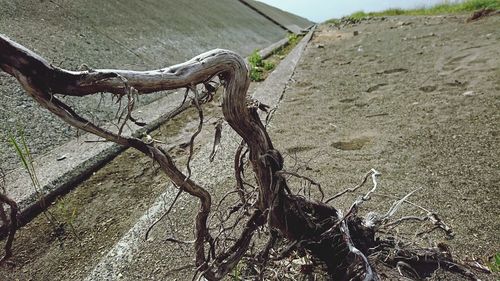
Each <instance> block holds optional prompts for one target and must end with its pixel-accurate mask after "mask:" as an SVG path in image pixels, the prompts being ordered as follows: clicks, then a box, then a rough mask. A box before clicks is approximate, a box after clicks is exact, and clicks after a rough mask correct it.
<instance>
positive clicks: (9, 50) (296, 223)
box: [0, 35, 458, 280]
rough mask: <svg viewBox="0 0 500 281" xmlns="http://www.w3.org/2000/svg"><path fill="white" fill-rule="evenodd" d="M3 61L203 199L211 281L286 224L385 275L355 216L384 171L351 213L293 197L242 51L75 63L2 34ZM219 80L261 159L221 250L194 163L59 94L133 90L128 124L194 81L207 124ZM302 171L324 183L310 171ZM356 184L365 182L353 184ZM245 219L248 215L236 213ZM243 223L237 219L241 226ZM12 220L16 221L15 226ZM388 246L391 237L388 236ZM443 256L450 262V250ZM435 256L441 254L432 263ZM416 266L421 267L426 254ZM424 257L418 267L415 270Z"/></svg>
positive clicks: (325, 254)
mask: <svg viewBox="0 0 500 281" xmlns="http://www.w3.org/2000/svg"><path fill="white" fill-rule="evenodd" d="M0 69H2V70H3V71H5V72H6V73H8V74H10V75H12V76H14V77H15V78H16V79H17V80H18V81H19V83H20V84H21V85H22V87H23V88H24V89H25V91H26V92H27V94H28V95H29V96H31V97H32V98H33V99H35V100H36V101H37V102H38V103H39V104H40V105H41V106H42V107H44V108H46V109H47V110H49V111H50V112H52V113H53V114H55V115H57V116H58V117H60V118H61V119H62V120H63V121H65V122H67V123H69V124H70V125H72V126H74V127H76V128H77V129H79V130H83V131H86V132H89V133H92V134H95V135H97V136H99V137H101V138H103V139H105V140H108V141H113V142H115V143H117V144H120V145H122V146H125V147H133V148H135V149H137V150H139V151H141V152H142V153H144V154H145V155H147V156H148V157H151V158H152V159H153V160H154V161H156V163H158V164H159V166H160V169H161V170H162V171H163V172H164V173H165V174H166V175H167V176H168V177H169V178H170V179H171V181H172V182H173V183H174V184H175V185H176V186H178V187H179V189H180V190H182V191H183V192H186V193H188V194H189V195H191V196H193V197H196V198H197V199H198V200H199V209H198V212H197V215H196V218H195V240H194V250H195V262H196V267H197V269H198V272H200V273H201V274H202V275H203V276H204V277H205V278H206V279H208V280H220V279H222V278H223V277H224V276H226V275H227V274H228V273H229V272H230V271H231V270H232V269H233V268H234V267H235V266H236V265H237V264H238V262H240V260H241V259H242V258H243V256H244V255H245V253H246V252H247V250H248V249H249V247H250V244H251V241H252V239H253V237H254V234H255V233H256V232H257V230H258V229H259V228H261V227H262V226H264V225H265V224H267V225H268V227H269V228H270V229H272V231H276V232H278V233H279V235H280V237H283V238H285V239H287V240H289V241H290V242H291V243H292V245H296V247H297V248H298V247H300V249H301V250H302V251H307V252H309V253H310V254H311V256H313V257H315V258H316V259H318V260H319V261H321V262H323V263H325V264H326V266H327V268H328V271H329V273H330V274H331V275H332V276H335V278H336V279H337V280H378V275H377V272H376V270H374V269H373V267H372V265H371V264H370V261H369V259H368V258H367V256H368V254H369V251H370V250H369V249H373V248H377V246H378V247H379V248H383V245H381V244H380V243H379V242H378V241H376V239H375V230H374V229H373V228H371V227H368V226H366V225H364V223H363V220H362V219H360V218H359V217H357V216H356V211H357V208H358V207H359V206H360V205H361V204H362V203H363V202H364V201H367V200H369V199H370V195H371V194H372V193H373V192H375V190H376V188H377V182H376V176H377V175H378V172H376V171H375V170H372V171H370V173H369V174H367V176H366V177H365V179H364V181H363V182H362V183H361V185H363V184H364V182H365V181H366V179H367V177H368V176H369V175H371V176H372V180H373V183H374V186H373V188H372V189H371V190H370V191H369V192H368V193H366V194H365V195H364V196H363V197H361V198H360V199H358V200H357V201H356V202H355V203H354V204H353V205H352V207H351V209H350V210H349V212H348V213H347V214H346V215H345V216H342V215H340V214H341V213H340V211H338V210H337V209H335V208H333V207H331V206H329V205H327V204H325V203H322V202H319V201H313V200H308V199H306V198H304V197H302V196H298V195H294V194H293V193H292V192H291V189H290V188H289V187H288V184H287V181H286V178H285V177H284V176H283V174H285V173H286V172H284V169H283V168H284V161H283V157H282V155H281V153H280V152H279V151H278V150H276V149H275V148H274V146H273V143H272V141H271V139H270V137H269V135H268V133H267V131H266V128H265V125H264V124H262V122H261V119H260V116H259V113H258V110H259V109H261V110H265V109H266V106H265V105H263V104H261V103H260V102H259V101H256V100H253V99H251V98H249V97H248V96H247V90H248V87H249V83H250V80H249V77H248V69H247V66H246V64H245V60H244V59H243V58H242V57H240V56H239V55H237V54H235V53H234V52H231V51H227V50H220V49H217V50H212V51H209V52H206V53H203V54H201V55H199V56H196V57H195V58H193V59H191V60H189V61H186V62H184V63H181V64H178V65H174V66H171V67H167V68H162V69H157V70H150V71H129V70H113V69H93V70H92V71H68V70H64V69H61V68H58V67H55V66H53V65H51V64H49V63H48V62H47V61H45V60H44V59H43V58H41V57H40V56H38V55H37V54H35V53H33V52H32V51H30V50H28V49H27V48H25V47H23V46H21V45H19V44H17V43H15V42H14V41H12V40H10V39H8V38H7V37H5V36H2V35H0ZM213 78H218V79H219V81H220V84H221V85H222V86H223V87H224V88H225V91H224V94H223V99H222V113H223V115H224V119H225V121H226V122H227V123H228V124H229V125H230V126H231V128H232V129H233V130H234V131H236V133H238V134H239V135H240V136H241V137H242V139H243V142H242V143H245V144H246V147H247V148H248V154H247V156H246V157H247V159H248V161H249V163H250V164H251V166H252V170H253V172H254V177H255V182H256V183H255V186H256V190H257V200H256V202H255V204H252V207H251V208H250V207H249V206H245V208H247V211H248V215H247V218H248V219H247V220H246V223H244V224H241V225H243V226H242V228H243V229H242V230H241V232H240V235H239V237H237V238H235V239H233V238H231V240H230V241H232V245H230V246H228V247H225V248H223V249H221V250H220V251H219V252H218V253H217V254H215V249H214V245H215V242H214V239H213V238H212V235H211V233H210V228H209V225H208V218H209V215H210V214H211V212H212V196H211V194H210V193H209V192H208V191H207V190H206V189H205V188H203V187H202V186H201V185H200V184H198V183H196V182H194V181H193V180H192V179H191V178H190V175H191V171H190V168H189V165H188V175H185V174H184V173H183V172H181V170H180V169H179V168H178V167H177V166H176V165H175V163H174V161H173V160H172V158H171V156H170V155H169V154H168V153H167V152H166V151H164V150H163V149H161V148H160V147H158V146H156V145H155V142H154V141H143V140H141V139H139V138H135V137H129V136H125V135H122V134H121V131H122V129H123V126H124V124H125V123H122V125H121V126H120V127H119V129H118V131H117V132H113V131H110V130H107V129H104V128H101V127H99V126H98V125H96V124H94V123H93V122H91V121H89V120H87V119H85V118H84V117H82V116H80V115H79V114H78V113H77V112H75V111H74V110H73V109H72V108H71V107H69V106H68V105H66V104H65V103H64V102H62V101H61V99H59V98H58V96H59V95H70V96H77V97H82V96H87V95H93V94H97V93H101V92H105V93H110V94H113V95H116V96H117V97H118V99H120V98H122V97H125V96H126V97H127V98H128V105H127V108H126V109H124V110H126V111H127V113H126V114H125V118H124V121H123V122H126V121H127V120H129V119H130V118H131V111H132V110H133V104H134V103H133V96H140V95H144V94H148V93H153V92H158V91H165V90H174V89H182V88H188V89H190V90H191V91H192V92H193V93H194V95H195V97H194V101H193V102H194V103H195V106H196V108H197V109H198V114H199V118H200V125H199V128H198V131H199V130H201V126H202V123H203V111H202V110H201V107H200V105H201V103H200V97H199V95H198V92H197V89H196V86H197V85H199V84H203V85H204V86H205V88H206V89H207V91H209V92H214V91H211V90H212V88H215V87H214V86H212V85H211V84H210V81H212V79H213ZM207 85H208V86H207ZM207 99H208V100H210V99H211V97H210V96H209V97H208V98H207ZM122 113H123V112H122ZM198 131H197V132H196V133H195V134H194V135H193V136H192V138H191V141H190V145H191V146H190V155H192V152H193V149H192V147H193V144H192V142H193V140H194V138H195V137H196V135H197V134H198ZM242 149H243V148H240V149H239V151H238V153H237V157H236V158H235V162H234V166H235V172H236V175H237V178H238V177H239V175H241V174H242V172H243V165H242V164H241V162H242V161H241V158H242V156H241V152H242ZM190 157H191V156H190ZM295 176H297V175H295ZM300 178H302V179H305V180H308V181H309V182H311V183H312V184H315V182H314V181H312V180H311V179H308V178H305V177H300ZM318 186H319V185H318ZM356 189H357V187H356V188H355V189H352V190H347V191H345V192H348V191H351V192H352V191H354V190H356ZM237 190H238V193H239V195H240V196H242V199H241V201H242V202H241V203H242V204H246V201H245V192H244V188H243V180H242V179H241V178H240V180H238V187H237ZM320 192H321V189H320ZM345 192H344V193H345ZM340 195H342V194H340ZM340 195H336V196H334V197H333V198H330V199H329V200H327V201H326V202H330V201H331V200H333V199H334V198H337V197H339V196H340ZM0 199H1V197H0ZM13 206H14V207H13ZM14 210H16V208H15V204H13V205H11V211H14ZM239 219H240V217H238V218H237V221H238V220H239ZM223 222H224V220H223ZM223 222H222V223H223ZM234 226H235V225H234V222H233V229H234ZM12 227H14V228H15V224H13V226H12ZM221 227H222V229H223V230H222V232H221V233H220V234H221V235H225V233H224V228H223V227H224V226H223V225H222V226H221ZM10 243H11V242H10ZM207 244H208V245H209V247H208V248H207V247H206V245H207ZM223 244H224V243H223ZM386 245H391V244H390V243H386ZM392 246H393V247H394V245H392ZM402 256H405V255H404V252H403V254H401V255H400V256H398V257H395V258H393V259H392V260H391V261H390V262H395V265H396V264H397V262H398V261H404V260H403V259H402V258H400V257H402ZM434 257H435V258H439V259H441V260H443V257H442V256H439V255H435V256H434ZM398 258H399V260H398ZM426 262H429V261H428V260H426ZM436 262H439V260H438V261H435V262H434V263H433V265H435V264H436ZM450 262H451V261H450ZM416 264H417V265H418V262H416ZM416 264H410V266H412V267H413V268H416ZM437 264H439V263H437ZM395 265H394V266H395ZM456 271H458V270H456Z"/></svg>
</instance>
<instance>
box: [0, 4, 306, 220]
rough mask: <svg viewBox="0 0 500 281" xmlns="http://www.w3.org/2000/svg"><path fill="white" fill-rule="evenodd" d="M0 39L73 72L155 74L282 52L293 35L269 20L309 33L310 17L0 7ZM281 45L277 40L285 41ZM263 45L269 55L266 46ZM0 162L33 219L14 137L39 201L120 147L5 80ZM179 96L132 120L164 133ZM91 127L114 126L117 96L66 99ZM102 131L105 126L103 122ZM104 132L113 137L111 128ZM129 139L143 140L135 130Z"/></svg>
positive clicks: (180, 9)
mask: <svg viewBox="0 0 500 281" xmlns="http://www.w3.org/2000/svg"><path fill="white" fill-rule="evenodd" d="M0 4H1V5H0V13H1V14H2V15H4V16H3V17H2V18H0V28H1V29H0V31H1V32H2V33H5V34H6V35H7V36H9V37H11V38H12V39H14V40H16V41H18V42H20V43H21V44H24V45H25V46H27V47H28V48H32V49H33V50H34V51H36V52H37V53H39V54H41V55H42V56H44V57H45V58H47V59H48V60H49V61H51V62H52V63H53V64H55V65H57V66H60V67H63V68H67V69H79V68H82V67H85V68H104V67H109V68H130V69H152V68H157V67H162V66H166V65H170V64H174V63H178V62H181V61H184V60H186V59H188V58H190V57H192V56H194V55H196V54H198V53H201V52H203V51H206V50H209V49H212V48H227V49H233V50H236V51H237V52H240V53H241V54H243V55H246V54H249V53H250V52H251V51H253V50H255V49H264V50H268V49H269V47H271V48H273V46H274V47H276V46H277V45H276V44H283V43H284V41H283V38H285V37H286V35H287V29H286V28H283V26H281V25H279V24H276V21H274V20H270V18H269V17H268V16H263V13H268V14H270V15H272V16H279V18H278V20H279V21H283V19H286V18H287V17H289V19H288V21H289V22H295V23H296V24H302V25H303V26H305V24H304V23H305V22H308V21H307V20H305V19H302V18H300V17H297V16H295V15H291V14H288V13H285V12H282V11H281V14H280V10H277V9H276V8H273V7H270V6H264V7H260V10H259V11H258V12H257V11H256V10H254V9H251V8H249V7H248V6H247V5H243V4H242V3H241V2H239V1H194V0H192V1H182V2H179V1H162V2H161V3H158V2H154V1H145V2H141V4H140V5H138V4H137V3H135V2H133V1H121V2H120V3H110V2H102V3H101V2H99V1H87V2H85V3H82V2H79V1H57V0H55V1H40V2H38V1H37V2H32V1H7V0H0ZM280 39H281V40H280ZM264 47H267V48H264ZM0 95H1V96H2V100H3V105H4V107H3V108H1V109H0V121H2V122H0V132H1V134H0V137H1V139H0V155H1V156H0V160H2V165H1V166H0V167H1V168H3V169H5V170H7V177H6V183H7V194H8V195H9V196H11V197H12V198H14V200H16V201H17V202H18V204H19V205H20V207H21V209H22V210H23V218H26V215H27V214H34V213H37V211H36V210H35V209H39V208H38V207H37V206H36V205H33V204H34V202H35V201H37V200H39V199H40V195H37V194H36V193H35V191H34V189H33V188H32V187H31V185H32V183H31V181H30V177H29V176H28V175H27V173H26V172H25V171H24V169H23V167H21V164H20V162H19V159H18V156H17V155H16V152H15V151H14V149H13V148H12V147H11V145H10V144H9V138H10V136H11V135H13V136H15V137H16V136H17V139H18V140H19V139H20V135H23V136H24V138H25V140H26V143H27V145H28V146H29V147H30V150H31V153H32V156H34V157H35V163H34V164H35V167H36V170H37V173H38V174H39V182H40V186H39V188H41V190H42V191H43V192H44V194H45V198H43V200H42V201H49V202H50V201H51V200H53V199H54V198H55V196H58V195H59V194H61V193H64V192H67V190H69V189H71V188H72V186H74V185H75V184H76V183H78V182H79V181H80V180H81V179H83V178H85V177H87V176H88V175H90V174H91V173H92V172H93V171H95V170H96V169H98V168H99V167H100V166H101V165H103V164H104V163H105V162H107V161H109V160H110V159H112V158H113V157H114V156H116V155H117V154H118V153H120V152H121V151H122V150H123V149H122V148H120V147H119V146H117V145H114V144H111V143H96V142H94V141H95V140H96V138H95V137H92V136H88V135H84V136H78V133H77V132H76V131H74V129H72V128H71V127H70V126H69V125H66V124H65V123H63V122H62V121H60V120H59V119H57V118H56V117H54V116H52V115H51V114H49V113H48V112H46V111H45V110H42V109H41V108H39V107H38V105H37V104H35V102H34V101H32V100H31V99H30V98H29V97H28V96H27V95H26V94H25V93H24V91H23V89H21V88H20V86H19V84H18V83H17V81H15V80H14V79H13V78H12V77H9V76H7V75H6V74H5V73H0ZM178 98H179V97H178V94H169V95H168V96H166V93H158V94H155V95H151V96H145V97H141V99H140V100H139V104H140V105H142V107H141V108H139V109H138V110H137V111H136V116H135V118H138V119H140V120H141V121H143V122H145V123H148V125H149V128H148V130H151V129H154V128H155V127H157V126H158V125H159V123H161V122H159V121H161V120H162V119H165V115H166V114H167V113H168V112H169V111H171V110H173V109H174V108H175V107H176V106H177V101H178ZM64 101H65V102H68V103H69V104H70V105H71V106H73V107H75V108H76V109H77V112H80V113H81V114H83V115H84V116H85V117H86V118H88V119H89V120H91V121H93V122H96V121H95V120H102V121H103V122H106V121H110V120H113V119H114V118H116V114H117V106H116V105H115V104H114V101H113V100H112V97H111V96H105V95H103V96H96V97H89V98H85V99H70V98H65V99H64ZM98 124H102V122H101V121H99V122H98ZM108 128H110V129H112V126H111V127H109V126H108ZM126 129H127V131H128V132H126V133H127V134H134V133H135V134H138V131H137V130H139V129H140V128H139V127H137V126H135V125H134V124H131V125H130V126H128V127H127V128H126Z"/></svg>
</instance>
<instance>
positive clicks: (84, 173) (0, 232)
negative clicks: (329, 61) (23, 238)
mask: <svg viewBox="0 0 500 281" xmlns="http://www.w3.org/2000/svg"><path fill="white" fill-rule="evenodd" d="M286 44H288V38H284V39H282V40H280V41H278V42H275V43H273V44H271V45H270V46H268V47H266V48H264V49H262V50H261V51H260V52H259V53H260V54H261V56H262V57H269V56H270V55H272V53H273V52H274V51H275V50H276V49H279V48H282V47H283V46H285V45H286ZM179 95H181V93H179V92H173V93H170V94H168V95H167V96H166V97H164V98H161V99H159V100H157V101H155V102H153V103H151V104H148V105H145V106H143V107H141V108H138V109H136V111H138V112H156V113H157V114H153V116H145V117H144V116H143V119H142V120H141V121H143V122H145V123H147V125H146V126H145V127H138V126H135V125H133V124H131V125H130V126H131V127H132V129H133V130H132V131H128V132H125V134H128V135H132V136H134V137H140V136H142V135H143V134H144V133H149V132H151V131H153V130H155V129H157V128H158V127H160V126H161V125H162V124H163V123H164V122H165V121H167V120H168V119H170V118H172V117H173V116H175V115H177V114H178V113H179V112H180V111H182V110H181V109H179V108H175V106H176V103H178V102H179V100H182V99H179V98H178V96H179ZM176 97H177V98H176ZM165 104H167V105H168V104H170V105H174V106H171V110H170V111H167V113H165V114H159V113H160V112H165V111H166V110H165V109H164V108H162V107H163V106H162V105H165ZM109 126H111V125H109V124H108V127H109ZM96 138H97V137H96V136H94V135H91V134H88V133H87V134H84V135H83V136H81V137H80V138H78V139H76V140H71V141H68V142H67V143H65V144H63V145H61V146H59V147H57V148H54V149H52V150H51V151H49V152H47V153H45V154H44V155H41V156H40V157H37V158H36V159H34V162H35V168H36V171H37V175H38V176H39V177H40V176H41V177H40V179H39V181H40V190H38V191H37V190H36V189H35V188H33V184H32V182H31V180H30V176H29V175H28V174H27V172H26V170H25V169H24V168H23V167H20V168H17V169H15V170H13V171H10V172H9V173H8V174H7V175H6V178H5V182H6V183H7V186H6V194H7V195H8V196H9V197H11V198H12V199H13V200H14V201H15V202H16V203H17V204H18V207H19V210H20V212H19V214H18V227H22V226H24V225H26V224H27V223H29V222H30V221H31V220H32V219H33V218H35V217H36V216H37V215H39V214H40V213H41V212H43V210H45V209H46V208H47V206H49V205H50V204H51V203H52V202H53V201H55V199H56V198H57V197H58V196H61V195H64V194H66V193H68V192H70V191H71V190H73V189H74V188H75V187H76V186H77V185H78V184H79V183H81V182H82V181H83V180H85V179H86V178H88V177H90V176H91V175H92V174H93V173H94V172H96V171H97V170H99V169H100V168H102V167H103V166H104V165H106V164H107V163H109V162H110V161H111V160H113V159H114V158H115V157H116V156H118V155H119V154H120V153H121V152H123V151H124V150H125V149H126V148H125V147H122V146H120V145H118V144H115V143H111V142H106V143H100V144H98V145H95V144H90V142H92V141H95V139H96ZM173 145H175V143H173ZM82 151H84V155H83V156H82ZM61 156H64V157H65V159H64V160H58V159H60V157H61ZM69 161H71V162H72V163H70V164H66V163H67V162H69ZM7 227H8V226H7V225H5V226H2V227H0V239H2V238H4V236H5V235H6V234H7V229H8V228H7Z"/></svg>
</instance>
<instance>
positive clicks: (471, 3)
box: [326, 0, 500, 24]
mask: <svg viewBox="0 0 500 281" xmlns="http://www.w3.org/2000/svg"><path fill="white" fill-rule="evenodd" d="M481 9H495V10H500V0H466V1H463V2H460V3H450V2H449V1H444V2H443V3H442V4H438V5H435V6H432V7H424V8H417V9H410V10H402V9H387V10H384V11H381V12H370V13H366V12H364V11H358V12H355V13H352V14H351V15H350V16H347V17H346V18H347V19H349V20H351V21H354V22H356V21H360V20H362V19H364V18H367V17H382V16H399V15H409V16H418V15H440V14H454V13H465V12H472V11H476V10H481ZM339 22H340V20H338V19H331V20H328V21H326V23H330V24H336V23H339Z"/></svg>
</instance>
